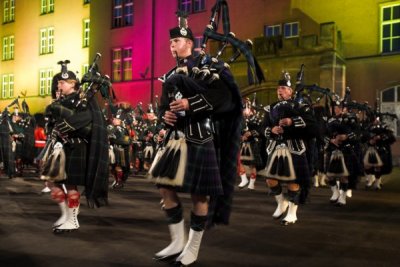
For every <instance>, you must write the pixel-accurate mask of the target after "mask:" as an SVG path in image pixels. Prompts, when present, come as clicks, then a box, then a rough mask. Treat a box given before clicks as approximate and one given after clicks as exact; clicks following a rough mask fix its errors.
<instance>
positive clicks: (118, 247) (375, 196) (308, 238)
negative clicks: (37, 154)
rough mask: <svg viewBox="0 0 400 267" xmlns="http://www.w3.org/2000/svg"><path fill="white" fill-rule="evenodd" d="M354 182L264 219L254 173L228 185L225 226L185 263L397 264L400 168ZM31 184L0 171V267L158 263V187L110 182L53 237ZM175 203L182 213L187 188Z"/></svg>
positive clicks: (266, 199) (266, 213)
mask: <svg viewBox="0 0 400 267" xmlns="http://www.w3.org/2000/svg"><path fill="white" fill-rule="evenodd" d="M26 176H33V174H31V175H29V174H28V175H26ZM363 187H364V183H363V182H361V183H360V185H359V188H360V189H359V190H357V191H356V192H354V196H353V198H351V199H349V200H348V205H347V206H346V207H342V208H338V207H335V206H332V205H331V204H329V201H328V200H329V197H330V190H329V189H328V188H317V189H313V190H312V192H311V197H310V202H309V203H307V204H306V205H305V206H301V207H300V208H299V211H298V218H299V221H298V222H297V223H296V224H295V225H292V226H290V227H283V226H280V225H279V222H278V221H275V220H273V219H272V217H271V214H272V213H273V211H274V209H275V203H274V199H273V198H272V197H270V196H267V193H266V192H267V190H266V188H265V186H264V184H263V181H262V180H261V179H259V180H258V181H257V183H256V190H255V191H249V190H237V191H236V195H235V206H234V211H233V214H232V220H231V221H232V222H231V225H230V226H227V227H226V226H221V227H217V228H215V229H213V230H211V231H208V232H207V233H206V234H205V235H204V238H203V244H202V248H201V250H200V257H199V261H198V262H197V263H196V264H195V266H198V267H201V266H207V267H214V266H233V267H235V266H237V267H239V266H240V267H243V266H251V267H257V266H260V267H261V266H263V267H265V266H283V267H285V266H294V267H302V266H307V267H313V266H318V267H320V266H329V267H335V266H338V267H347V266H349V267H358V266H362V267H369V266H374V267H375V266H399V261H400V197H399V193H400V170H399V169H395V171H394V173H393V174H392V175H391V176H390V177H387V178H386V179H385V184H384V188H383V190H381V191H379V192H376V191H365V190H364V189H363ZM41 189H42V182H41V181H39V180H38V179H37V178H35V177H24V178H14V179H11V180H10V179H8V178H5V177H1V178H0V266H1V267H14V266H18V267H19V266H29V267H39V266H40V267H53V266H54V267H64V266H69V267H74V266H84V267H103V266H110V267H125V266H167V265H166V264H161V263H156V262H154V261H153V260H152V255H153V253H154V252H156V251H158V250H160V249H162V248H163V247H164V246H166V245H167V244H168V241H169V235H168V230H167V226H166V224H165V221H164V214H163V212H162V211H161V210H160V205H159V200H160V199H159V196H158V193H157V191H156V189H155V187H154V185H153V184H152V183H151V182H149V181H148V180H146V179H145V178H143V177H130V178H129V180H128V183H127V186H126V187H125V188H124V189H122V190H119V191H111V192H110V205H109V206H108V207H105V208H101V209H95V210H90V209H87V207H86V206H84V205H82V208H81V214H80V216H79V220H80V224H81V228H80V229H79V230H78V231H76V232H72V233H69V234H64V235H61V236H56V235H54V234H52V231H51V224H52V223H53V222H54V221H55V220H56V219H57V218H58V216H59V212H58V207H57V206H56V205H55V204H54V203H53V202H52V201H51V200H50V197H49V195H48V194H45V195H42V194H40V190H41ZM183 203H184V208H185V216H186V219H187V218H188V214H189V206H190V205H189V204H190V203H189V201H188V198H187V196H185V197H184V199H183ZM187 221H188V220H187Z"/></svg>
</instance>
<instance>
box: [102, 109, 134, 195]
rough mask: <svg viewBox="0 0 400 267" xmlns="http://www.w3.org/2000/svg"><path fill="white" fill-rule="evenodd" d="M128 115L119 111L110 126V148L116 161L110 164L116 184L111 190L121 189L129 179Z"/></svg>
mask: <svg viewBox="0 0 400 267" xmlns="http://www.w3.org/2000/svg"><path fill="white" fill-rule="evenodd" d="M126 117H127V114H126V113H125V112H124V111H123V109H119V110H118V111H117V114H116V115H115V116H114V118H113V119H112V124H111V125H109V126H108V131H109V135H108V137H109V140H110V146H111V147H112V149H113V154H114V156H115V161H114V162H110V165H111V173H112V174H113V176H114V182H113V183H112V185H111V188H121V187H123V186H124V183H125V181H126V180H127V179H128V176H129V173H130V155H129V154H130V153H129V152H130V151H129V150H130V144H131V142H130V136H129V131H128V129H127V128H126V127H125V120H126V119H127V118H126Z"/></svg>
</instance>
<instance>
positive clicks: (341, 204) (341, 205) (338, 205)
mask: <svg viewBox="0 0 400 267" xmlns="http://www.w3.org/2000/svg"><path fill="white" fill-rule="evenodd" d="M345 205H346V204H343V203H340V202H339V201H338V202H336V203H335V206H336V207H343V206H345Z"/></svg>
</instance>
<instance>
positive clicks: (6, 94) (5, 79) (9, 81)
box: [1, 73, 14, 99]
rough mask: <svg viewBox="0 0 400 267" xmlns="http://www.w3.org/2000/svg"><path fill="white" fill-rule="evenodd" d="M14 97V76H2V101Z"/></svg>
mask: <svg viewBox="0 0 400 267" xmlns="http://www.w3.org/2000/svg"><path fill="white" fill-rule="evenodd" d="M12 97H14V74H11V73H9V74H3V75H2V76H1V99H8V98H12Z"/></svg>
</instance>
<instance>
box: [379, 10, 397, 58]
mask: <svg viewBox="0 0 400 267" xmlns="http://www.w3.org/2000/svg"><path fill="white" fill-rule="evenodd" d="M381 51H382V53H390V52H399V51H400V4H396V5H391V6H384V7H382V9H381Z"/></svg>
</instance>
